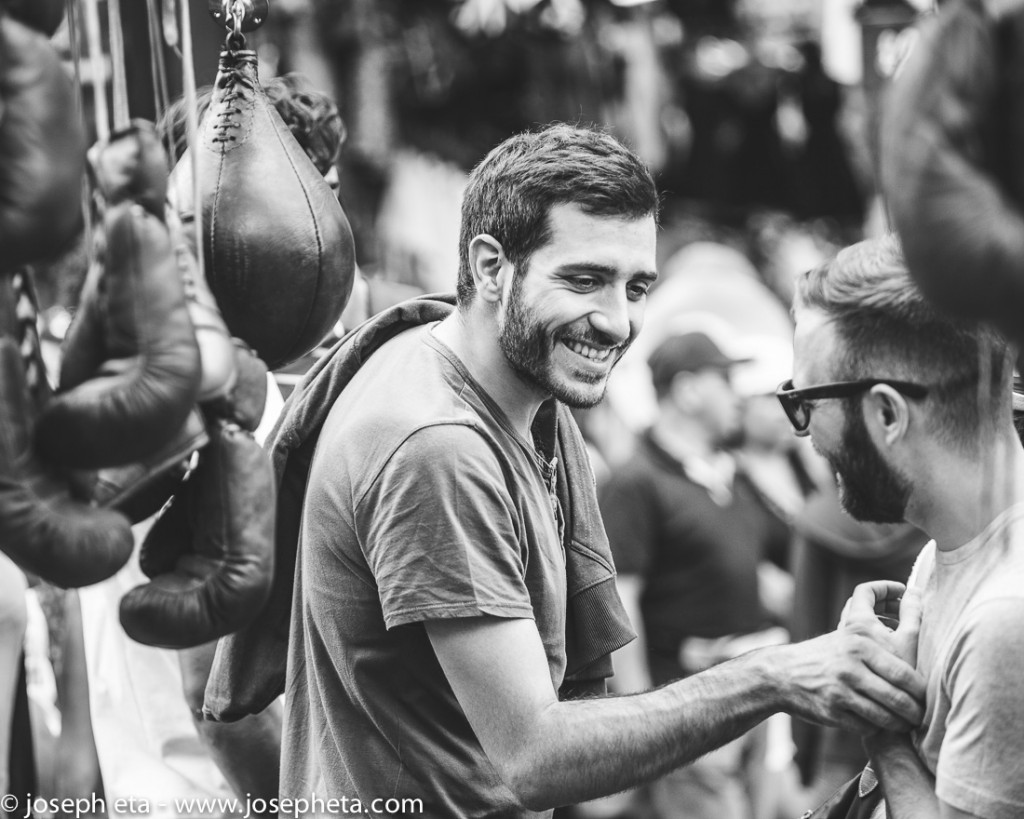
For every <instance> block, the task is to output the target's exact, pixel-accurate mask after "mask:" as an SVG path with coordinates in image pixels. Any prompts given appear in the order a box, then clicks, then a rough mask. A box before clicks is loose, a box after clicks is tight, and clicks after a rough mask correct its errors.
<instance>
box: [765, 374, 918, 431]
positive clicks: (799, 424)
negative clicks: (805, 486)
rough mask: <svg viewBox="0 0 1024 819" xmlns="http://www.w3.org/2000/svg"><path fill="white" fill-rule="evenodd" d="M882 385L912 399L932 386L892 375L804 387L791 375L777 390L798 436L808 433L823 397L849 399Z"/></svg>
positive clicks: (777, 395)
mask: <svg viewBox="0 0 1024 819" xmlns="http://www.w3.org/2000/svg"><path fill="white" fill-rule="evenodd" d="M878 384H885V385H887V386H889V387H892V388H893V389H894V390H897V391H899V392H901V393H902V394H903V395H905V396H907V397H908V398H924V397H925V396H926V395H928V388H927V387H925V386H922V385H921V384H914V383H913V382H911V381H893V380H892V379H889V378H862V379H860V380H859V381H836V382H834V383H832V384H819V385H818V386H816V387H804V388H803V389H800V390H795V389H793V379H792V378H790V379H788V380H786V381H783V382H782V383H781V384H779V388H778V389H777V390H775V396H776V398H778V399H779V403H780V404H782V409H783V410H784V411H785V413H786V417H787V418H789V422H790V423H791V424H792V425H793V429H794V430H796V434H797V435H806V434H807V428H808V427H809V426H810V424H811V408H812V407H813V406H814V405H813V404H812V403H811V402H812V401H814V400H816V399H821V398H849V397H850V396H853V395H858V394H859V393H862V392H864V391H865V390H870V389H871V388H872V387H874V386H876V385H878Z"/></svg>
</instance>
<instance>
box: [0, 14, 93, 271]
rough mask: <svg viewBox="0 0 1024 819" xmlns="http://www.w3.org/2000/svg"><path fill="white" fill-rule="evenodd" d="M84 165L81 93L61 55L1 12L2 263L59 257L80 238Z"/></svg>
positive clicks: (20, 262) (0, 153)
mask: <svg viewBox="0 0 1024 819" xmlns="http://www.w3.org/2000/svg"><path fill="white" fill-rule="evenodd" d="M25 5H26V7H28V5H29V4H28V3H26V4H25ZM84 159H85V137H84V134H83V131H82V126H81V122H80V120H79V117H78V114H77V110H76V106H75V101H74V90H73V88H72V84H71V80H70V78H69V77H68V75H67V72H65V70H64V68H63V67H62V66H61V62H60V57H59V56H58V55H57V53H56V51H54V49H53V46H52V45H50V43H49V41H48V40H47V39H46V37H44V36H43V35H42V34H40V33H39V32H37V31H34V30H32V29H30V28H28V27H27V26H25V25H23V24H21V23H19V22H18V21H17V20H13V19H11V18H10V17H9V16H6V15H3V14H0V260H2V263H3V265H4V266H5V267H7V268H8V269H10V268H13V267H16V266H18V265H21V264H24V263H26V262H32V261H38V260H41V259H45V258H48V257H51V256H53V255H55V254H57V253H59V252H60V251H61V250H63V249H64V247H65V246H66V245H67V244H68V242H69V241H71V239H72V238H73V237H74V236H75V235H76V234H77V233H78V231H79V230H80V228H81V225H82V214H81V190H82V189H81V185H82V173H83V169H84Z"/></svg>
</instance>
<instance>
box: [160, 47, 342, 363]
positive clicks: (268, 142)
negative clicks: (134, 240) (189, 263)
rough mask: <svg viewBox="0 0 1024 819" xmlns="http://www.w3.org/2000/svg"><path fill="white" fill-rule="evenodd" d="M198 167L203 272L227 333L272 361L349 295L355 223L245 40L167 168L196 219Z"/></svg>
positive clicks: (296, 348) (323, 323)
mask: <svg viewBox="0 0 1024 819" xmlns="http://www.w3.org/2000/svg"><path fill="white" fill-rule="evenodd" d="M193 163H195V165H196V167H197V169H198V178H199V201H200V202H201V207H202V226H203V253H204V261H205V272H206V277H207V280H208V281H209V284H210V289H211V290H212V291H213V295H214V296H215V298H216V300H217V303H218V304H219V305H220V309H221V312H222V313H223V315H224V319H225V321H226V322H227V325H228V329H229V330H230V331H231V334H232V335H234V336H238V337H239V338H241V339H243V340H244V341H245V342H246V343H247V344H249V345H250V346H251V347H252V348H253V349H254V350H255V351H256V354H257V355H258V356H259V357H260V358H262V359H263V360H264V361H265V362H266V363H267V366H268V367H270V368H271V369H277V368H279V367H282V366H284V365H285V364H289V363H291V362H293V361H295V360H296V359H298V358H300V357H302V356H303V355H305V354H306V353H307V352H309V351H310V350H312V349H313V348H314V347H316V346H317V344H319V343H320V341H321V340H323V338H324V337H325V336H326V335H327V333H328V332H329V331H330V330H331V328H332V327H333V326H334V324H335V323H336V322H337V320H338V318H339V317H340V316H341V312H342V310H343V309H344V307H345V304H346V302H347V301H348V297H349V294H350V292H351V290H352V282H353V276H354V271H355V256H354V246H353V239H352V231H351V229H350V227H349V224H348V219H347V218H346V217H345V213H344V211H343V210H342V208H341V205H340V204H339V202H338V200H337V197H336V196H335V195H334V193H333V192H332V191H331V189H330V186H329V185H328V184H327V183H326V182H325V181H324V179H323V177H322V176H321V174H320V173H319V171H317V169H316V167H315V166H314V165H313V163H312V161H311V160H310V159H309V157H308V156H306V154H305V152H304V151H303V150H302V148H301V147H300V146H299V144H298V142H296V140H295V138H294V137H293V136H292V134H291V131H290V130H289V129H288V127H287V126H286V125H285V123H284V122H283V121H282V120H281V117H280V116H279V115H278V113H277V111H276V110H275V108H274V106H273V104H272V103H271V102H270V100H268V99H267V96H266V94H265V93H264V91H263V89H262V87H261V85H260V83H259V78H258V76H257V73H256V55H255V53H254V52H252V51H225V52H223V53H222V54H221V59H220V67H219V71H218V74H217V80H216V84H215V86H214V94H213V100H212V102H211V105H210V109H209V111H208V112H207V114H206V116H205V117H204V119H203V123H202V128H201V134H200V139H199V141H198V144H196V145H194V146H192V147H190V148H189V149H188V150H187V151H186V152H185V154H184V156H183V157H182V159H181V161H179V162H178V164H177V165H176V166H175V168H174V171H173V172H172V175H171V177H172V182H171V184H172V197H173V201H174V203H175V207H176V209H177V211H178V213H179V214H180V215H181V217H182V221H183V222H185V223H188V222H189V221H190V220H191V221H194V213H195V207H194V197H193V194H192V164H193Z"/></svg>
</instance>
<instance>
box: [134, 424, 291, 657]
mask: <svg viewBox="0 0 1024 819" xmlns="http://www.w3.org/2000/svg"><path fill="white" fill-rule="evenodd" d="M275 508H276V504H275V490H274V478H273V472H272V470H271V467H270V460H269V458H268V457H267V455H266V453H265V452H264V451H263V449H262V448H261V447H260V445H259V444H258V443H256V441H255V439H254V438H253V437H252V435H250V434H249V433H248V432H246V431H244V430H242V429H241V428H239V427H238V426H237V425H235V424H232V423H230V422H226V421H216V422H214V423H212V424H211V425H210V443H209V444H208V445H207V446H206V448H204V449H203V450H202V452H201V453H200V456H199V464H198V466H197V467H196V468H195V471H194V472H193V473H192V474H191V476H189V478H188V480H186V481H185V483H184V485H183V486H182V487H181V489H180V490H179V491H178V492H177V493H176V494H175V496H174V499H173V501H172V502H171V504H170V505H169V506H168V507H166V508H165V509H164V511H163V513H162V514H161V515H160V517H159V518H158V519H157V520H156V522H155V523H154V524H153V527H152V528H151V529H150V531H149V534H148V535H147V536H146V539H145V540H144V541H143V544H142V549H141V551H140V554H139V563H140V566H141V567H142V570H143V571H144V572H145V573H146V574H147V575H148V576H150V577H151V578H152V580H151V581H150V582H149V583H146V584H143V585H141V586H138V587H136V588H135V589H132V590H131V591H130V592H128V593H127V594H126V595H125V596H124V597H123V598H122V599H121V606H120V617H121V625H122V626H123V627H124V630H125V632H126V633H127V634H128V636H129V637H131V638H132V639H134V640H136V641H138V642H140V643H145V644H147V645H153V646H163V647H166V648H187V647H190V646H196V645H200V644H201V643H205V642H209V641H210V640H214V639H217V638H218V637H222V636H224V635H225V634H229V633H231V632H233V631H235V630H237V629H239V628H241V627H243V626H245V625H247V624H248V623H250V622H251V621H252V620H253V619H254V618H255V617H256V615H257V614H259V612H260V610H261V609H262V607H263V605H264V604H265V603H266V601H267V598H268V596H269V594H270V586H271V581H272V578H273V573H274V521H275Z"/></svg>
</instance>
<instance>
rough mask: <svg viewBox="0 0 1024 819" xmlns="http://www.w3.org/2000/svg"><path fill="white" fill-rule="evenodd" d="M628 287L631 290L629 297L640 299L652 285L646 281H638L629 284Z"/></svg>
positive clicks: (634, 299) (635, 299)
mask: <svg viewBox="0 0 1024 819" xmlns="http://www.w3.org/2000/svg"><path fill="white" fill-rule="evenodd" d="M627 289H628V291H629V297H630V298H631V299H633V301H638V300H639V299H642V298H643V297H644V296H646V295H647V292H648V291H649V290H650V289H651V286H650V285H649V284H647V283H646V282H638V283H636V284H631V285H629V287H628V288H627Z"/></svg>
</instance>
